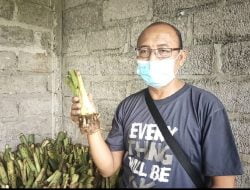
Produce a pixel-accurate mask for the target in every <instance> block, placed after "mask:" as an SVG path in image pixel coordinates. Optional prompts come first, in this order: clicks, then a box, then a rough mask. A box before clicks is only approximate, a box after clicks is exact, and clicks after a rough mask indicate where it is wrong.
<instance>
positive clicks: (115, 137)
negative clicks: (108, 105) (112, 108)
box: [106, 104, 124, 151]
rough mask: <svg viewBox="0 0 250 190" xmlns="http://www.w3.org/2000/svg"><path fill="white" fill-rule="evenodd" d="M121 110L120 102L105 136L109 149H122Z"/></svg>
mask: <svg viewBox="0 0 250 190" xmlns="http://www.w3.org/2000/svg"><path fill="white" fill-rule="evenodd" d="M121 112H122V110H121V104H120V105H119V106H118V108H117V109H116V112H115V115H114V118H113V120H112V128H111V130H110V132H109V134H108V136H107V138H106V143H107V144H108V146H109V148H110V150H111V151H122V150H124V134H123V133H124V130H123V125H122V113H121Z"/></svg>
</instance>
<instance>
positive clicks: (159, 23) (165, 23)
mask: <svg viewBox="0 0 250 190" xmlns="http://www.w3.org/2000/svg"><path fill="white" fill-rule="evenodd" d="M156 25H166V26H169V27H171V28H172V29H173V30H174V32H175V34H176V36H177V39H178V43H179V48H180V49H183V42H182V37H181V32H180V31H179V30H178V29H177V28H176V27H175V26H173V25H172V24H169V23H167V22H163V21H158V22H154V23H152V24H150V25H149V26H147V27H146V28H145V29H144V30H143V31H142V33H141V34H140V36H139V38H138V41H139V39H140V37H141V35H142V34H143V32H144V31H145V30H146V29H148V28H150V27H152V26H156ZM138 41H137V44H138Z"/></svg>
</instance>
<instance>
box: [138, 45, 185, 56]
mask: <svg viewBox="0 0 250 190" xmlns="http://www.w3.org/2000/svg"><path fill="white" fill-rule="evenodd" d="M142 48H146V47H141V48H140V47H136V48H135V51H136V53H137V56H138V57H140V58H149V57H150V55H151V53H152V51H153V50H156V51H157V55H156V56H157V57H158V58H168V57H171V56H172V52H173V51H177V50H182V48H157V49H151V48H147V49H148V50H150V54H149V55H148V56H147V57H141V56H139V55H138V51H139V50H140V49H142ZM159 49H168V50H170V56H168V57H159V56H158V55H159V52H158V51H159Z"/></svg>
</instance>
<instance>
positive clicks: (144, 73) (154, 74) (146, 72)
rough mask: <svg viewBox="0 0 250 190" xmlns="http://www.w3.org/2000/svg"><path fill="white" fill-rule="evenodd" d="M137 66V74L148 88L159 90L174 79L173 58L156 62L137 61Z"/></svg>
mask: <svg viewBox="0 0 250 190" xmlns="http://www.w3.org/2000/svg"><path fill="white" fill-rule="evenodd" d="M137 64H138V65H137V74H138V75H140V76H141V78H142V79H143V80H144V82H145V83H146V84H147V85H148V86H152V87H154V88H161V87H163V86H165V85H167V84H168V83H169V82H171V81H172V80H173V79H174V78H175V73H174V66H175V59H173V58H166V59H162V60H157V61H144V60H137Z"/></svg>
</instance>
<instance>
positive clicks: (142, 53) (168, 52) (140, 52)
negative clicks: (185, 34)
mask: <svg viewBox="0 0 250 190" xmlns="http://www.w3.org/2000/svg"><path fill="white" fill-rule="evenodd" d="M135 50H136V53H137V56H138V57H139V58H149V57H150V55H151V52H152V51H153V50H154V51H155V55H156V57H158V58H168V57H171V56H172V51H177V50H181V48H157V49H150V48H148V47H142V48H135Z"/></svg>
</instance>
